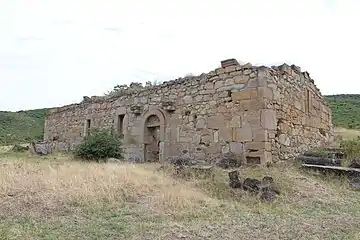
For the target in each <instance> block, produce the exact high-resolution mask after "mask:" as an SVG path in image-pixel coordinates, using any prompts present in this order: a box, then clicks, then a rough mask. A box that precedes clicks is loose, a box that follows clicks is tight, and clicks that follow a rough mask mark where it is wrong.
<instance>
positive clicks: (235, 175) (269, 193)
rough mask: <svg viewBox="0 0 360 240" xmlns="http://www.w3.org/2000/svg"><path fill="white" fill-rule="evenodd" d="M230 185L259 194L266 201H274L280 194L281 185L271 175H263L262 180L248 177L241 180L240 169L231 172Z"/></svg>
mask: <svg viewBox="0 0 360 240" xmlns="http://www.w3.org/2000/svg"><path fill="white" fill-rule="evenodd" d="M229 180H230V181H229V185H230V187H231V188H236V189H242V190H245V191H248V192H249V193H251V194H252V195H257V196H258V197H259V198H260V199H261V200H262V201H264V202H273V201H274V200H275V199H276V195H278V194H280V190H279V187H278V186H277V185H276V184H275V182H274V179H273V178H272V177H270V176H265V177H263V179H262V180H258V179H254V178H246V179H245V180H244V181H241V179H240V177H239V171H237V170H235V171H231V172H229Z"/></svg>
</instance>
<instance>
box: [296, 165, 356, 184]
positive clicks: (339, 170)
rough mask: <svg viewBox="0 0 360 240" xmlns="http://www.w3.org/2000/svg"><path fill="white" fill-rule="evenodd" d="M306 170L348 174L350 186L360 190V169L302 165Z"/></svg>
mask: <svg viewBox="0 0 360 240" xmlns="http://www.w3.org/2000/svg"><path fill="white" fill-rule="evenodd" d="M301 166H302V167H304V168H312V169H321V170H324V171H331V172H336V173H340V174H346V176H347V178H348V181H349V184H350V186H351V187H352V188H354V189H355V190H360V169H359V168H350V167H339V166H321V165H311V164H302V165H301Z"/></svg>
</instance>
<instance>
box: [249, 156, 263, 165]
mask: <svg viewBox="0 0 360 240" xmlns="http://www.w3.org/2000/svg"><path fill="white" fill-rule="evenodd" d="M246 164H249V165H259V164H261V158H260V157H250V156H246Z"/></svg>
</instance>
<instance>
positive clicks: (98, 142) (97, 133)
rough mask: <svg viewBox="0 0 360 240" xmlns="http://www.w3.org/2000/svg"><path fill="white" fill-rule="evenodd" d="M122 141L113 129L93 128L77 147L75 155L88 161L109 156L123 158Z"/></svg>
mask: <svg viewBox="0 0 360 240" xmlns="http://www.w3.org/2000/svg"><path fill="white" fill-rule="evenodd" d="M121 144H122V141H121V138H120V136H119V135H118V134H117V133H116V132H114V131H113V130H111V129H91V133H90V135H88V136H86V137H85V138H84V141H83V142H82V143H81V144H80V145H78V146H77V147H76V149H75V152H74V154H75V156H76V157H79V158H81V159H84V160H88V161H100V160H105V159H107V158H121V157H122V151H121V148H120V146H121Z"/></svg>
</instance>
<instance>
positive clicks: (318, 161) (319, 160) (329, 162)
mask: <svg viewBox="0 0 360 240" xmlns="http://www.w3.org/2000/svg"><path fill="white" fill-rule="evenodd" d="M297 160H299V161H301V163H302V164H311V165H321V166H341V163H342V161H341V159H338V158H327V157H311V156H304V155H302V156H298V157H297Z"/></svg>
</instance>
